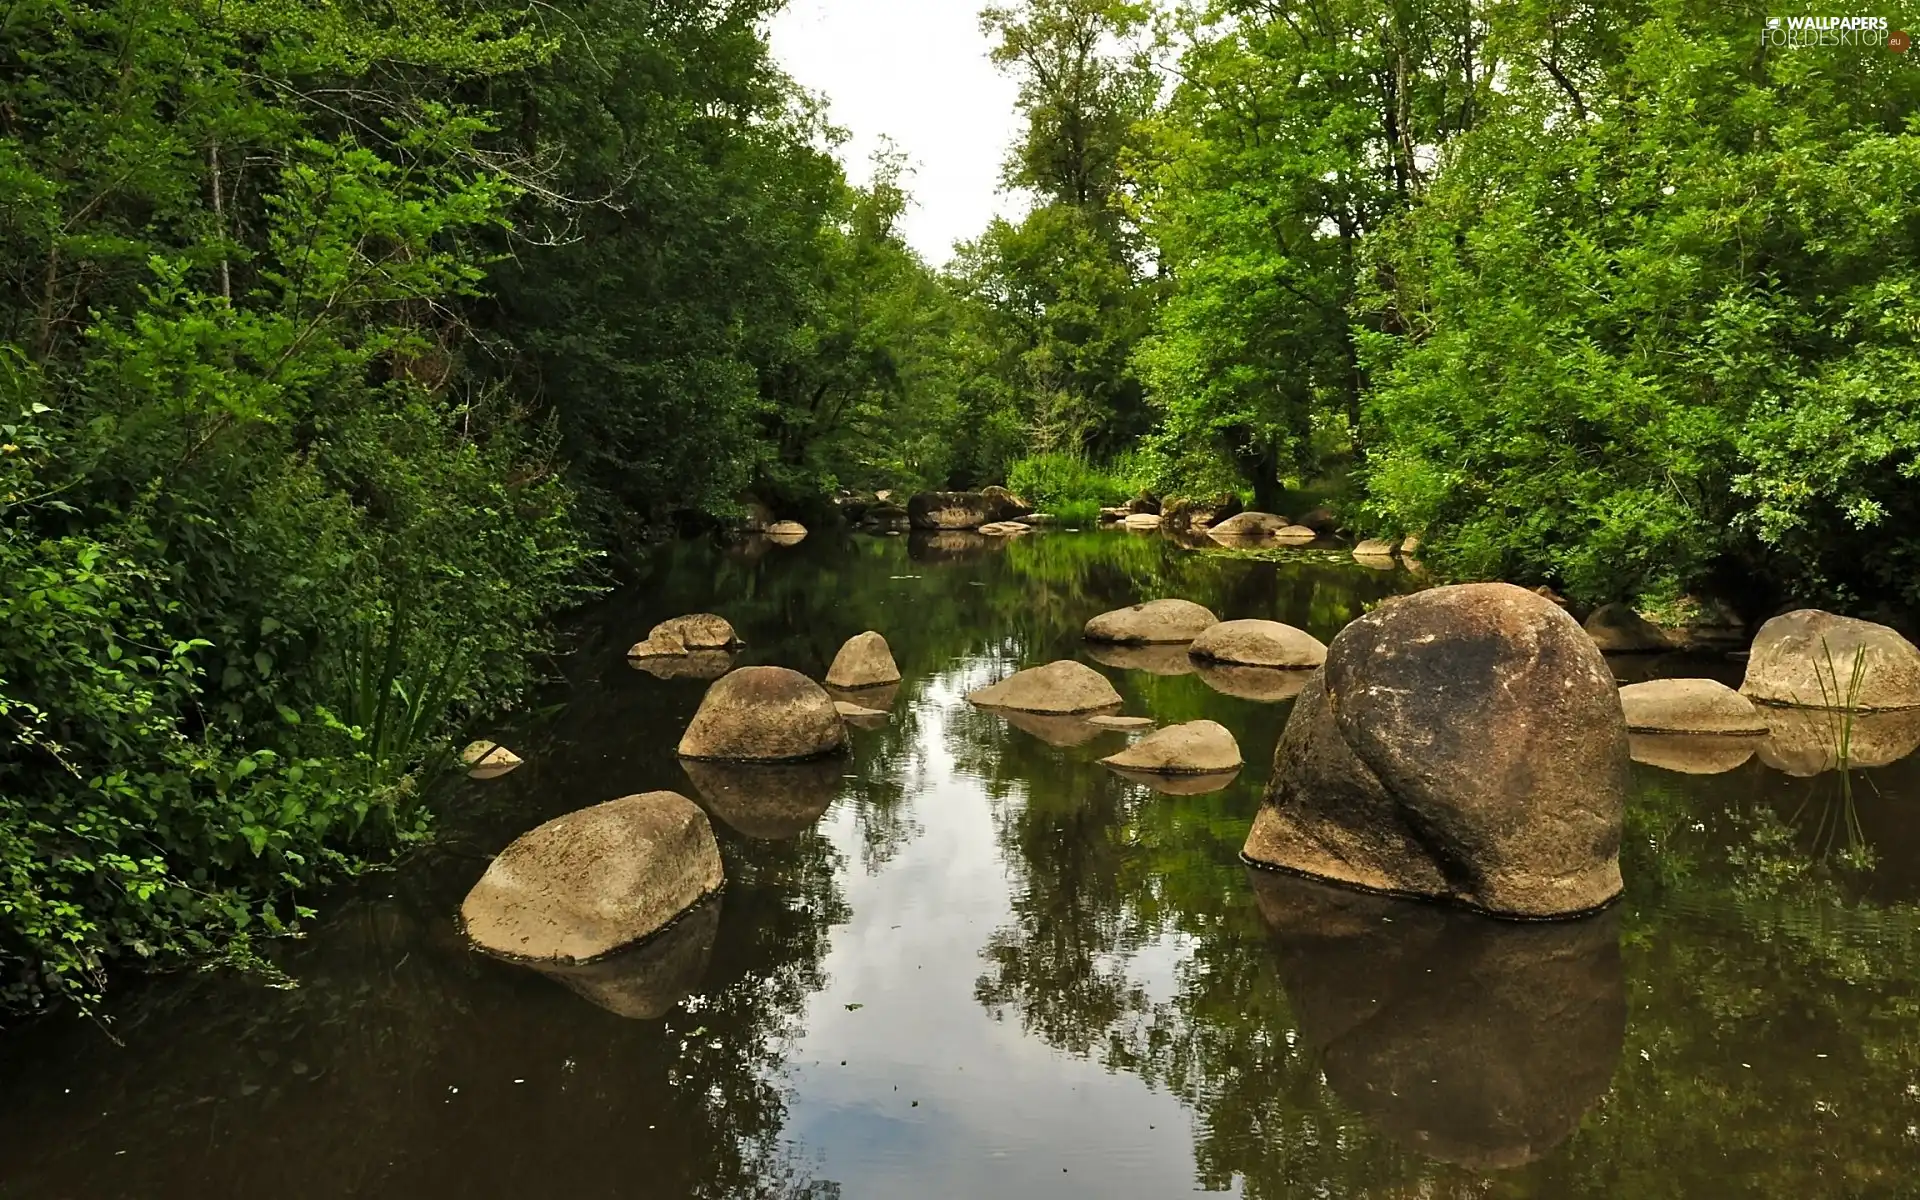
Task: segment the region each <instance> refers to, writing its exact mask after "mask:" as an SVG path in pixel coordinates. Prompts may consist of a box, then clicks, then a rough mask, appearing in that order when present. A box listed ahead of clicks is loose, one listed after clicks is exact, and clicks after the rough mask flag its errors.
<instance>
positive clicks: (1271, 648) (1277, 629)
mask: <svg viewBox="0 0 1920 1200" xmlns="http://www.w3.org/2000/svg"><path fill="white" fill-rule="evenodd" d="M1191 653H1192V654H1193V656H1194V657H1195V658H1199V659H1204V660H1206V661H1208V662H1216V663H1227V664H1229V665H1235V666H1243V667H1282V668H1287V669H1299V668H1306V669H1309V670H1311V669H1312V668H1314V667H1317V666H1320V665H1321V664H1322V663H1324V662H1326V661H1327V647H1326V643H1324V642H1322V641H1321V640H1320V639H1319V638H1317V637H1314V636H1313V635H1312V634H1310V633H1306V632H1304V631H1302V630H1299V629H1295V628H1294V627H1293V626H1291V625H1282V624H1281V623H1280V622H1278V621H1222V622H1220V623H1219V624H1217V625H1213V626H1210V627H1208V628H1207V629H1206V630H1205V631H1203V632H1202V633H1201V634H1200V636H1198V637H1196V638H1194V639H1193V646H1192V648H1191Z"/></svg>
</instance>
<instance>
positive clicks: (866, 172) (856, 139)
mask: <svg viewBox="0 0 1920 1200" xmlns="http://www.w3.org/2000/svg"><path fill="white" fill-rule="evenodd" d="M985 3H986V0H790V3H789V4H788V6H787V8H786V10H785V11H783V12H782V13H781V14H780V15H779V16H777V17H775V18H774V19H773V22H772V23H771V26H770V28H769V32H770V34H771V40H772V44H773V52H774V55H775V57H776V58H778V59H779V61H780V62H781V64H782V65H783V66H784V67H785V69H786V70H787V72H788V74H790V75H792V76H793V77H794V78H795V79H797V80H798V81H799V82H800V84H801V85H802V86H803V87H805V88H807V89H808V90H810V91H814V92H820V93H824V94H825V95H826V96H827V98H828V100H829V102H830V105H831V107H830V109H829V112H830V115H831V117H832V120H833V123H834V124H836V125H838V126H840V127H842V128H843V129H846V130H847V131H848V132H849V133H851V134H852V137H851V138H850V139H849V140H848V142H847V144H846V145H844V146H842V147H841V150H840V155H841V158H842V159H843V160H844V161H845V163H846V167H847V174H848V176H849V177H850V178H851V179H853V180H854V181H855V182H857V183H862V184H864V183H866V182H867V180H868V178H869V177H870V176H871V173H872V172H871V158H872V155H873V152H874V151H875V150H876V149H878V148H879V146H880V139H881V137H882V136H883V135H884V136H890V137H892V138H893V140H894V141H895V142H896V143H898V145H899V146H900V148H901V149H902V150H904V151H906V154H907V160H908V162H909V164H910V165H911V167H912V172H913V173H912V175H911V176H910V177H909V178H908V180H907V188H908V190H909V191H910V192H912V193H913V198H914V206H913V208H912V209H910V210H909V211H908V213H907V215H906V217H905V219H904V220H903V221H902V233H903V234H904V235H905V237H906V239H907V241H908V243H909V244H911V245H912V246H913V248H914V249H916V250H918V251H919V252H920V254H921V255H922V256H923V257H924V258H925V259H926V260H927V261H928V262H930V263H933V264H935V265H939V264H942V263H945V262H946V261H947V260H948V259H949V258H950V257H952V250H953V243H954V242H956V241H960V240H964V239H967V238H971V237H974V236H975V235H977V234H978V233H979V232H980V231H981V230H982V229H984V228H985V227H986V224H987V221H988V220H989V219H990V218H991V217H992V216H993V215H994V214H995V213H996V212H1003V213H1007V214H1009V215H1011V214H1013V213H1015V212H1017V211H1020V210H1021V209H1022V208H1023V207H1024V205H1023V204H1021V203H1019V202H1017V201H1015V200H1014V199H1013V198H1011V197H1007V196H1002V195H1000V194H999V187H1000V166H1001V163H1002V162H1003V161H1004V160H1005V158H1006V154H1007V150H1008V148H1009V147H1010V146H1011V145H1012V144H1013V139H1014V135H1015V132H1016V128H1017V118H1016V116H1015V113H1014V107H1013V105H1014V97H1015V93H1016V91H1017V90H1018V89H1017V86H1016V85H1015V84H1014V82H1013V81H1012V80H1011V79H1009V78H1007V77H1006V76H1004V75H1002V74H1001V73H1000V72H999V71H998V70H997V69H995V67H994V65H993V63H992V62H990V61H989V60H988V58H987V51H988V42H987V39H986V36H985V35H984V34H982V33H981V32H980V21H979V11H980V8H981V7H982V5H984V4H985Z"/></svg>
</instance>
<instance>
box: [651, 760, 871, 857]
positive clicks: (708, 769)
mask: <svg viewBox="0 0 1920 1200" xmlns="http://www.w3.org/2000/svg"><path fill="white" fill-rule="evenodd" d="M680 769H681V770H683V771H685V772H686V773H687V778H688V779H690V780H692V781H693V787H694V791H695V792H696V793H697V794H698V795H699V797H700V804H701V806H702V807H703V808H705V809H706V810H707V811H708V812H710V813H712V814H713V815H714V816H716V817H718V818H719V819H720V820H721V821H722V822H724V823H725V824H726V825H727V826H728V827H729V828H731V829H732V830H734V831H735V832H736V833H739V834H741V835H742V836H745V837H750V838H754V839H757V840H759V841H770V842H781V841H786V840H787V839H789V838H796V837H799V836H800V835H801V834H803V833H805V832H806V831H807V830H809V829H811V828H813V826H814V824H815V823H816V822H818V821H819V820H820V818H821V817H822V816H824V815H825V814H826V811H827V809H829V808H831V807H833V802H834V801H835V800H837V799H839V798H840V790H841V788H842V787H844V786H845V783H846V781H845V778H844V773H845V770H846V764H845V763H843V762H842V761H841V760H839V759H837V758H822V759H815V760H813V761H812V762H801V763H721V762H701V761H698V760H696V759H681V760H680Z"/></svg>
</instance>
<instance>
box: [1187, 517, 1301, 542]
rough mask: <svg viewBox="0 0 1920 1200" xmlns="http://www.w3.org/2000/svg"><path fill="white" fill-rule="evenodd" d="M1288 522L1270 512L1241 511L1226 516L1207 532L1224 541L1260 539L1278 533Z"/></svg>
mask: <svg viewBox="0 0 1920 1200" xmlns="http://www.w3.org/2000/svg"><path fill="white" fill-rule="evenodd" d="M1288 524H1289V522H1288V521H1287V519H1286V518H1285V517H1277V516H1275V515H1273V514H1272V513H1263V512H1243V513H1240V514H1238V515H1237V516H1232V517H1228V518H1227V519H1226V520H1224V521H1221V522H1220V523H1218V524H1217V525H1214V526H1212V527H1211V528H1209V529H1208V530H1207V532H1208V533H1210V534H1212V535H1213V536H1214V537H1215V538H1216V539H1218V540H1220V541H1225V542H1235V541H1262V540H1265V539H1267V538H1271V537H1272V536H1273V535H1275V534H1277V533H1279V532H1280V531H1281V530H1282V529H1285V528H1286V527H1287V525H1288Z"/></svg>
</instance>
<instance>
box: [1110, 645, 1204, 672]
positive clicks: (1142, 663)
mask: <svg viewBox="0 0 1920 1200" xmlns="http://www.w3.org/2000/svg"><path fill="white" fill-rule="evenodd" d="M1086 650H1087V657H1088V658H1090V659H1092V660H1093V661H1095V662H1097V663H1099V664H1100V665H1101V666H1103V667H1115V668H1118V669H1119V670H1122V671H1145V672H1146V673H1147V674H1149V675H1191V674H1193V672H1194V661H1193V658H1192V656H1191V655H1189V654H1188V653H1187V647H1186V646H1185V644H1184V643H1183V644H1180V645H1174V646H1122V645H1118V644H1116V643H1113V642H1088V643H1087V647H1086Z"/></svg>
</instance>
